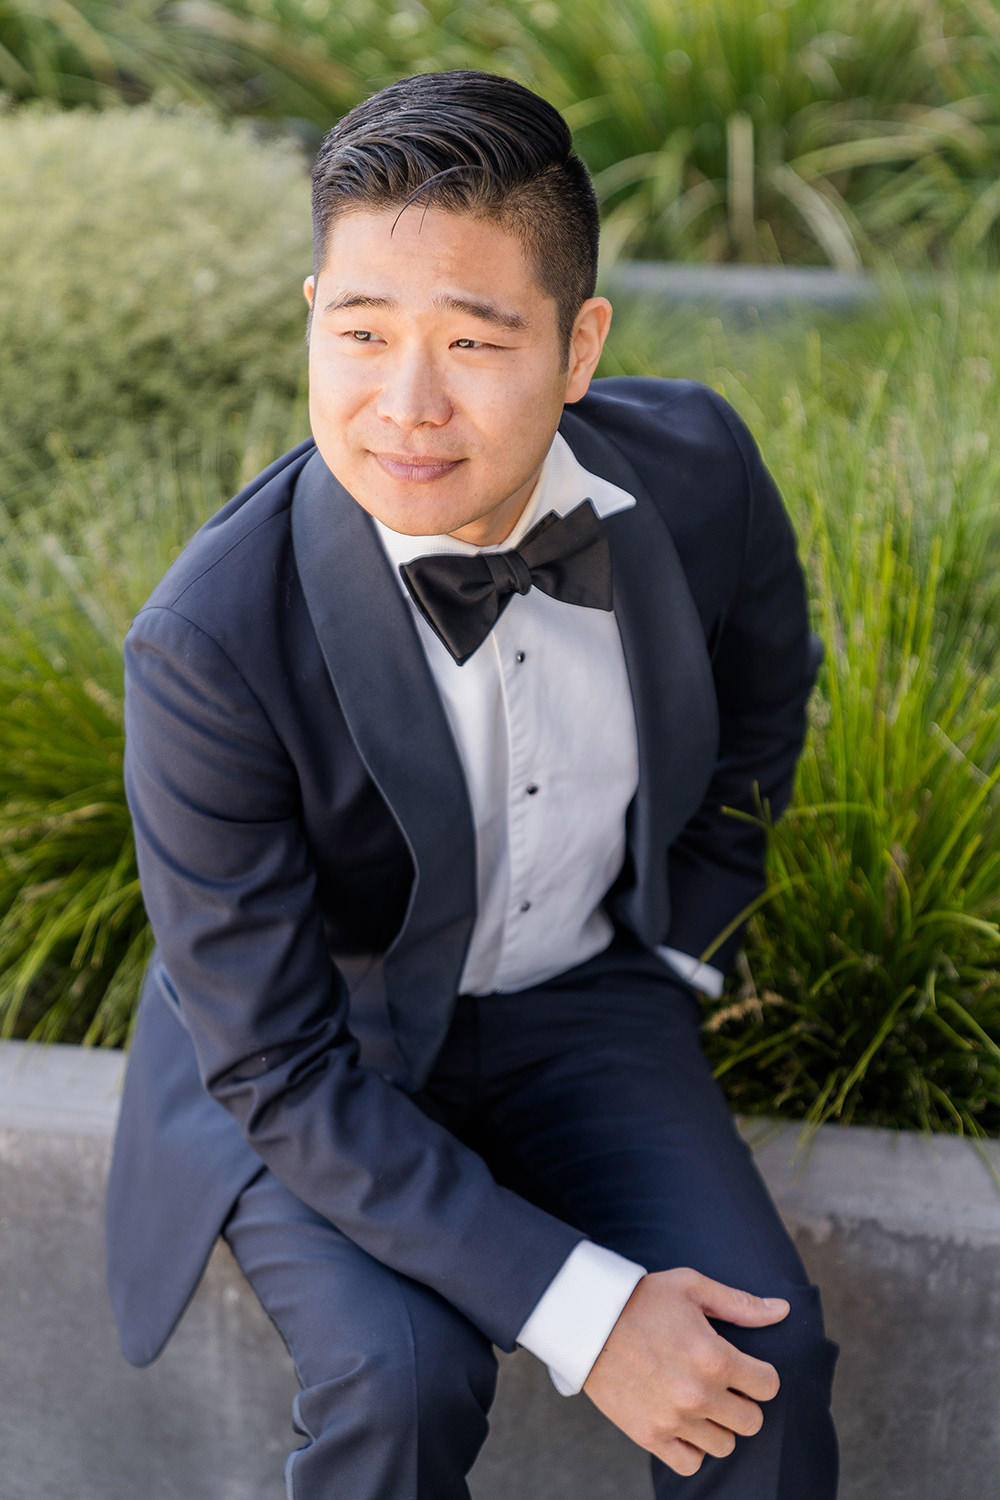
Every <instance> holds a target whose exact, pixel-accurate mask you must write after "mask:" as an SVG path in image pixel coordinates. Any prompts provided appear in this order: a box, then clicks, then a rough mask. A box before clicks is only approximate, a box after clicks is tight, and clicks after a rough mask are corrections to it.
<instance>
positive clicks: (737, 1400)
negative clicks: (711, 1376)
mask: <svg viewBox="0 0 1000 1500" xmlns="http://www.w3.org/2000/svg"><path fill="white" fill-rule="evenodd" d="M766 1399H767V1398H766V1397H761V1400H766ZM712 1421H713V1422H717V1423H718V1425H719V1426H720V1427H726V1428H728V1429H729V1431H730V1432H734V1433H735V1434H736V1435H737V1437H753V1435H754V1433H755V1432H759V1431H760V1429H761V1427H762V1426H763V1425H764V1413H763V1412H762V1411H761V1409H760V1407H759V1406H758V1405H757V1403H756V1401H748V1400H747V1399H746V1397H745V1396H742V1395H739V1394H738V1393H737V1392H736V1391H727V1392H726V1393H725V1395H724V1396H721V1397H720V1398H719V1399H718V1400H717V1401H716V1402H715V1404H714V1405H713V1407H712Z"/></svg>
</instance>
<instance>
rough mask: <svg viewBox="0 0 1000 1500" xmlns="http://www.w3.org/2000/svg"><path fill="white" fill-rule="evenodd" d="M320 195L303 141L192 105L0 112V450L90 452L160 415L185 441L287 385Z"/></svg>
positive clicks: (293, 385)
mask: <svg viewBox="0 0 1000 1500" xmlns="http://www.w3.org/2000/svg"><path fill="white" fill-rule="evenodd" d="M308 196H309V195H308V186H307V182H306V178H305V174H304V170H303V165H302V162H301V161H300V159H299V158H298V156H297V155H296V154H295V153H294V151H293V149H292V148H291V147H289V146H287V145H277V144H273V143H272V144H265V143H263V142H261V141H258V140H255V139H254V138H253V136H252V135H251V134H250V133H249V131H248V130H247V129H246V128H245V127H239V128H225V127H223V126H221V125H219V124H218V123H217V122H215V121H213V120H212V118H211V117H209V116H206V115H203V114H198V113H195V112H193V111H189V110H180V111H177V112H174V113H169V114H163V113H158V112H156V111H154V110H153V109H151V108H146V107H141V108H138V109H134V110H124V109H114V110H109V111H107V112H105V113H102V114H94V113H91V112H89V111H83V110H81V111H76V112H74V113H72V114H55V113H48V112H45V111H42V110H22V111H21V112H19V113H16V114H13V115H6V116H0V203H2V204H3V210H2V212H0V262H2V264H3V267H4V275H3V277H2V278H0V327H2V329H3V353H2V358H0V453H4V454H6V455H8V456H11V455H13V456H14V457H15V458H20V460H21V461H22V463H23V466H24V467H26V468H27V467H28V466H30V465H31V464H35V465H38V464H41V465H45V464H46V463H47V462H48V454H49V453H50V450H51V448H52V444H53V442H54V441H55V442H56V444H57V446H58V441H59V439H58V438H54V435H56V434H58V435H61V440H62V441H63V442H65V443H68V444H69V446H70V448H72V449H73V450H75V451H77V452H79V453H81V454H93V453H95V452H99V451H100V450H101V449H103V448H106V447H108V446H114V445H115V444H116V443H117V442H118V441H119V440H120V435H121V433H122V431H123V429H125V428H126V427H127V426H128V425H129V424H132V423H136V422H138V423H142V422H145V421H148V420H150V419H151V418H153V417H158V418H159V419H160V420H161V421H162V422H163V424H164V425H165V427H166V428H167V429H169V430H170V431H171V432H172V433H173V434H174V435H175V441H180V437H181V434H182V433H183V431H184V430H185V429H192V428H193V429H195V430H196V432H197V431H204V430H208V429H210V428H212V427H215V426H218V425H219V424H220V423H225V422H226V421H227V420H228V419H230V418H231V417H233V416H234V415H237V414H240V413H245V412H247V411H248V410H249V408H250V407H251V405H252V402H253V399H254V396H255V393H256V392H257V391H259V390H261V389H264V388H267V389H270V390H274V391H275V392H276V393H278V394H279V395H283V396H284V397H285V398H287V399H291V398H292V397H293V396H294V394H295V392H296V390H297V388H298V385H299V381H300V378H301V371H302V368H303V365H304V354H303V348H302V334H303V330H304V314H305V304H304V302H303V300H302V295H301V281H302V277H303V276H304V275H305V274H307V273H308V271H309V268H310V264H311V250H310V239H309V233H310V231H309V206H308ZM199 444H200V437H197V436H196V438H195V441H194V448H195V449H197V448H198V446H199ZM8 498H9V496H8Z"/></svg>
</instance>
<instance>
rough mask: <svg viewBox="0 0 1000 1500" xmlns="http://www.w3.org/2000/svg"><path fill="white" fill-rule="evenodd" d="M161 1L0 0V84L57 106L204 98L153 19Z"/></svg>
mask: <svg viewBox="0 0 1000 1500" xmlns="http://www.w3.org/2000/svg"><path fill="white" fill-rule="evenodd" d="M160 8H161V7H160V3H159V0H128V3H126V4H123V3H121V0H82V3H79V0H78V3H76V4H73V3H71V0H0V89H3V90H4V91H5V92H6V93H8V94H9V95H10V96H11V97H12V98H14V99H47V100H49V101H50V102H51V103H53V104H59V105H63V106H67V105H76V104H96V105H103V104H109V103H112V102H113V101H114V100H116V99H126V100H129V101H130V102H133V103H134V102H136V101H138V100H142V99H146V98H148V97H149V96H150V94H151V93H152V92H153V91H154V90H157V89H159V90H169V91H170V92H171V94H172V95H173V96H174V97H176V98H182V99H183V98H186V99H192V100H194V99H199V100H204V97H205V92H204V90H203V89H202V88H201V87H200V86H199V84H198V83H197V81H196V79H195V77H194V75H193V74H192V72H191V70H190V69H186V68H183V67H178V66H177V62H176V56H175V53H174V50H173V49H172V48H170V47H169V45H164V43H165V40H166V39H165V37H164V34H163V31H162V28H161V27H160V26H159V25H158V13H159V11H160Z"/></svg>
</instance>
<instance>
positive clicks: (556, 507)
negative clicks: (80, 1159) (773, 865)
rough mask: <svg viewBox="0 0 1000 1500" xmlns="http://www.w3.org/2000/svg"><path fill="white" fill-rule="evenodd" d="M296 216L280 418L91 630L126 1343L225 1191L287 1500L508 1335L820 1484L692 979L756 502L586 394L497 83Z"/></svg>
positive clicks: (784, 673) (397, 143)
mask: <svg viewBox="0 0 1000 1500" xmlns="http://www.w3.org/2000/svg"><path fill="white" fill-rule="evenodd" d="M314 219H315V243H316V260H315V274H314V276H312V277H310V278H309V281H308V282H307V284H306V296H307V299H308V301H309V307H310V390H311V397H310V412H311V422H312V428H313V434H314V438H315V444H314V443H313V442H307V443H304V444H302V445H301V446H300V447H299V448H297V449H295V450H294V451H293V452H292V453H290V454H287V455H286V456H285V457H284V458H282V459H279V460H278V461H277V463H275V464H273V465H272V466H271V468H270V469H268V470H267V471H266V472H265V473H264V474H262V475H261V476H259V478H258V479H257V480H256V481H254V483H253V484H251V485H250V486H249V487H248V489H246V490H245V491H244V492H243V493H242V494H241V495H239V496H237V497H236V499H235V500H234V501H232V502H231V503H230V504H229V505H228V506H226V507H225V508H224V509H223V510H222V511H221V512H220V513H219V514H218V515H217V516H216V517H215V518H214V519H213V520H212V521H210V522H209V523H208V525H207V526H206V527H204V528H203V529H202V531H201V532H200V533H199V534H198V536H197V537H196V538H195V539H194V541H193V542H192V543H191V545H190V546H189V547H188V549H187V550H186V551H185V553H184V554H183V555H182V557H181V558H180V559H179V561H178V562H177V563H176V564H175V565H174V567H173V568H171V570H170V572H169V573H168V574H167V576H166V578H165V579H164V580H163V582H162V583H161V585H160V586H159V588H158V589H157V590H156V591H155V593H154V594H153V596H152V598H151V599H150V601H149V603H148V604H147V606H146V607H145V609H144V610H143V611H142V612H141V613H140V615H139V616H138V618H137V620H136V622H135V624H134V626H133V629H132V631H131V633H130V637H129V641H128V644H127V652H126V660H127V727H128V744H129V749H128V758H127V771H126V775H127V784H128V791H129V797H130V802H131V806H132V810H133V816H134V821H135V828H136V838H137V845H138V851H139V860H140V871H141V875H142V880H143V889H144V893H145V898H146V902H147V906H148V909H149V913H150V918H151V921H152V924H153V928H154V932H155V935H156V940H157V946H158V954H157V957H156V958H155V959H154V962H153V964H152V966H151V969H150V973H149V976H148V980H147V983H146V987H145V990H144V993H143V998H142V1004H141V1008H140V1017H139V1022H138V1026H137V1030H136V1035H135V1040H134V1044H133V1049H132V1056H131V1062H130V1068H129V1075H128V1080H127V1083H126V1090H125V1097H124V1100H123V1108H122V1118H121V1125H120V1130H119V1138H118V1143H117V1147H116V1154H115V1161H114V1165H113V1170H112V1178H111V1185H110V1241H109V1245H110V1249H109V1273H110V1282H111V1286H112V1293H113V1298H114V1301H115V1306H116V1311H117V1315H118V1318H119V1324H120V1327H121V1331H122V1339H123V1347H124V1349H125V1352H126V1354H127V1355H128V1356H129V1358H131V1359H132V1360H133V1361H135V1362H136V1363H144V1362H146V1361H148V1360H149V1359H152V1358H153V1357H155V1355H156V1353H157V1352H158V1350H159V1349H160V1347H162V1344H163V1342H164V1341H165V1339H166V1338H167V1336H168V1335H169V1332H170V1330H171V1328H172V1326H173V1323H174V1322H175V1321H176V1318H177V1317H178V1316H179V1314H180V1312H181V1311H182V1309H183V1307H184V1305H185V1303H186V1300H187V1298H188V1297H189V1296H190V1294H191V1291H192V1288H193V1286H194V1285H195V1283H196V1281H197V1278H198V1275H199V1274H200V1271H201V1268H202V1266H203V1264H204V1261H205V1259H206V1257H207V1255H208V1253H209V1251H210V1248H211V1245H212V1242H213V1240H214V1238H215V1236H216V1234H217V1233H218V1231H219V1230H220V1228H221V1229H222V1230H223V1232H224V1234H225V1236H226V1238H227V1240H228V1242H229V1244H230V1246H231V1247H232V1249H233V1251H234V1253H235V1255H236V1257H237V1260H238V1261H239V1263H240V1265H241V1266H242V1268H243V1270H244V1272H245V1273H246V1275H247V1277H248V1279H249V1280H250V1282H251V1284H252V1285H253V1287H254V1289H255V1291H256V1292H257V1294H258V1296H259V1297H260V1299H261V1301H262V1303H263V1305H264V1307H265V1308H266V1309H267V1311H268V1313H269V1314H270V1315H271V1317H272V1318H273V1319H274V1321H275V1323H276V1324H277V1326H278V1328H279V1329H280V1331H281V1333H282V1335H283V1337H284V1338H285V1341H286V1343H287V1344H288V1347H289V1349H290V1351H291V1354H292V1356H293V1359H294V1361H295V1365H296V1370H297V1373H298V1376H299V1379H300V1382H301V1385H302V1392H301V1394H300V1396H299V1398H298V1401H297V1403H296V1422H297V1426H298V1428H299V1430H300V1431H301V1432H302V1433H303V1434H304V1436H305V1438H306V1444H305V1446H304V1447H303V1448H302V1449H300V1450H297V1451H296V1452H295V1453H294V1454H293V1455H292V1457H291V1459H290V1460H289V1464H288V1467H287V1470H286V1476H287V1484H288V1493H289V1495H290V1496H292V1497H294V1500H321V1497H322V1500H326V1497H332V1496H340V1495H343V1496H345V1497H349V1500H413V1497H419V1500H460V1497H464V1496H467V1495H468V1490H467V1487H466V1483H465V1475H466V1473H467V1472H468V1469H469V1468H470V1467H471V1465H472V1463H473V1460H474V1458H475V1455H476V1452H477V1450H478V1448H479V1446H480V1444H481V1442H482V1440H483V1437H484V1435H485V1430H486V1413H487V1411H488V1408H489V1404H490V1400H491V1398H492V1394H493V1385H494V1379H495V1359H494V1355H493V1351H492V1344H494V1343H495V1344H498V1345H500V1346H501V1347H503V1348H507V1349H509V1348H511V1347H513V1345H514V1344H515V1343H516V1342H519V1343H521V1344H522V1345H524V1346H525V1347H527V1348H528V1349H530V1350H531V1351H532V1352H533V1353H535V1354H536V1355H537V1356H538V1357H540V1358H542V1359H544V1360H545V1362H546V1363H547V1364H548V1365H549V1367H550V1370H551V1371H552V1375H553V1379H554V1380H555V1382H556V1384H557V1386H558V1387H559V1388H560V1389H561V1390H563V1391H564V1392H566V1393H569V1392H573V1391H577V1390H579V1389H580V1388H581V1387H582V1388H583V1389H585V1390H586V1392H587V1394H588V1395H589V1396H590V1398H591V1399H592V1400H593V1401H594V1402H595V1403H596V1404H597V1406H598V1407H600V1408H601V1409H602V1410H603V1411H604V1412H605V1413H606V1414H607V1415H608V1416H609V1417H610V1418H611V1420H612V1421H614V1422H615V1423H617V1424H618V1425H619V1426H620V1427H621V1428H623V1429H624V1431H626V1432H627V1433H629V1434H630V1435H631V1436H632V1437H633V1438H634V1439H635V1440H636V1441H637V1442H639V1443H641V1444H642V1445H643V1446H645V1447H646V1448H648V1449H649V1450H650V1451H651V1453H652V1454H653V1455H654V1464H653V1468H654V1483H655V1488H656V1493H657V1495H658V1496H660V1497H666V1496H673V1495H679V1496H691V1497H701V1496H718V1497H723V1496H725V1497H731V1500H737V1497H738V1500H753V1497H764V1496H768V1497H776V1500H778V1497H780V1500H805V1497H808V1500H826V1497H829V1496H832V1495H833V1494H834V1492H835V1486H836V1447H835V1440H834V1438H833V1433H832V1427H831V1425H830V1418H829V1411H828V1405H829V1386H830V1378H831V1373H832V1364H833V1346H831V1345H830V1344H829V1343H828V1342H827V1341H826V1340H825V1338H824V1336H823V1331H822V1324H821V1317H820V1313H819V1307H818V1300H817V1296H816V1293H815V1289H814V1288H811V1287H809V1285H808V1280H807V1278H806V1276H805V1273H804V1271H803V1269H802V1267H801V1265H800V1263H799V1260H798V1257H797V1255H796V1253H795V1250H794V1248H793V1247H792V1245H791V1243H790V1242H789V1240H788V1238H787V1236H786V1235H785V1232H784V1230H783V1229H782V1227H781V1224H780V1222H779V1220H778V1218H777V1215H776V1213H775V1212H774V1209H773V1207H772V1206H771V1204H770V1202H769V1200H768V1198H767V1195H766V1192H765V1190H764V1188H763V1186H762V1184H761V1182H760V1179H759V1178H758V1176H757V1175H756V1172H755V1170H754V1168H753V1165H752V1162H751V1160H750V1157H749V1153H748V1152H747V1151H746V1149H745V1148H744V1147H743V1145H742V1143H741V1142H740V1140H739V1138H738V1136H737V1134H736V1132H735V1130H734V1128H733V1125H732V1123H731V1120H730V1118H729V1115H728V1112H727V1110H726V1108H725V1106H724V1104H723V1102H722V1100H721V1097H720V1095H719V1093H718V1091H717V1090H716V1088H715V1085H714V1083H713V1081H712V1079H711V1076H710V1074H709V1071H708V1068H707V1066H706V1064H705V1061H704V1058H703V1057H702V1054H701V1051H700V1048H699V1045H698V1020H699V1012H698V1006H697V1001H696V996H695V993H694V990H693V988H692V987H691V983H689V981H692V982H696V983H698V984H701V985H703V986H711V985H714V984H717V983H718V982H719V981H720V979H721V975H720V971H719V967H718V966H721V965H724V964H725V963H727V962H728V961H729V960H730V958H731V956H732V953H733V950H734V947H735V944H736V942H737V932H738V927H739V922H740V917H741V913H742V912H744V910H745V908H746V906H747V904H748V903H749V902H751V901H752V900H753V899H754V897H755V896H756V895H757V894H758V893H759V891H760V889H761V886H762V846H761V839H760V836H759V833H758V831H757V830H756V828H755V827H754V826H753V825H752V824H751V823H749V822H747V821H746V820H744V821H740V820H739V819H736V818H733V817H732V816H731V815H730V814H729V813H727V812H726V811H724V808H725V807H734V806H735V807H737V808H740V807H742V808H743V809H746V810H748V811H752V810H753V809H754V807H755V806H756V805H757V803H756V799H757V798H759V797H762V798H763V799H765V800H769V801H770V804H771V807H772V809H774V810H775V811H777V810H779V809H780V806H781V805H782V804H783V803H784V801H785V800H786V798H787V796H788V792H789V789H790V784H791V779H792V775H793V770H794V764H795V759H796V756H797V754H798V750H799V748H800V745H801V737H802V732H803V718H804V705H805V702H806V698H807V696H808V692H809V688H810V684H811V678H812V669H811V653H810V648H809V637H808V631H807V628H806V614H805V606H804V601H803V591H802V582H801V576H800V572H799V569H798V565H797V562H796V558H795V547H794V541H793V538H792V535H791V531H790V528H789V526H788V522H787V520H786V517H785V515H784V512H783V509H782V507H781V502H780V500H779V498H778V496H777V494H776V492H775V489H774V487H773V484H772V483H771V481H770V479H769V478H768V476H767V473H766V471H765V470H764V468H763V466H762V464H761V461H760V459H759V457H758V455H757V453H756V450H755V449H754V447H753V444H752V442H751V440H750V439H749V437H748V435H747V433H746V431H745V429H744V428H743V427H742V425H741V424H740V423H739V421H738V419H737V418H736V417H735V415H734V414H733V413H732V412H731V411H730V410H729V408H728V407H726V406H725V404H724V403H723V402H721V401H720V400H719V399H718V398H717V397H715V396H714V395H713V394H712V393H710V392H708V391H706V390H704V389H702V388H701V387H697V386H694V385H692V384H690V383H684V382H659V381H629V380H610V381H604V382H600V383H599V384H598V386H597V387H595V388H594V389H593V390H590V381H591V377H592V375H593V373H594V370H595V367H596V365H597V362H598V359H599V357H600V353H601V349H602V346H603V343H604V339H605V336H606V334H607V331H608V325H609V322H610V316H611V309H610V305H609V304H608V303H607V302H606V301H605V300H604V299H603V298H600V297H595V296H594V294H593V293H594V277H595V269H596V251H597V214H596V206H595V202H594V197H593V191H592V189H591V186H590V183H589V179H588V177H587V174H586V171H585V169H584V168H583V166H582V164H581V163H580V162H579V161H578V160H577V159H576V158H575V157H574V156H573V155H572V153H571V149H570V140H569V134H568V131H567V130H566V127H565V125H564V123H563V122H562V120H561V119H560V117H559V116H558V115H557V114H556V113H555V112H554V111H553V110H551V109H550V108H549V107H548V106H547V105H546V104H544V103H543V102H542V101H541V100H539V99H538V98H536V97H535V96H533V95H532V94H530V93H528V92H527V91H526V90H524V89H522V88H521V87H520V86H518V85H516V84H514V83H511V82H509V81H506V80H503V79H499V78H493V77H490V76H487V75H483V74H474V73H450V74H435V75H423V76H420V77H417V78H412V79H408V80H404V81H403V82H402V83H399V84H395V85H393V86H392V87H391V88H389V89H386V90H385V91H384V92H383V93H381V94H379V95H377V96H376V97H375V98H374V99H371V100H369V101H368V102H367V103H366V104H363V105H361V106H359V108H357V109H356V110H354V111H352V113H351V114H349V115H348V116H347V117H346V118H345V119H344V120H343V121H341V122H340V124H339V125H338V126H337V127H335V129H334V130H333V131H332V132H331V133H330V135H329V136H328V138H327V140H326V141H325V143H324V145H323V147H322V148H321V150H320V153H319V158H318V161H317V164H316V168H315V173H314ZM567 408H568V409H567ZM557 429H558V430H557ZM709 950H711V951H712V962H711V964H708V963H702V962H701V961H700V960H701V959H702V957H703V955H705V954H706V952H708V951H709Z"/></svg>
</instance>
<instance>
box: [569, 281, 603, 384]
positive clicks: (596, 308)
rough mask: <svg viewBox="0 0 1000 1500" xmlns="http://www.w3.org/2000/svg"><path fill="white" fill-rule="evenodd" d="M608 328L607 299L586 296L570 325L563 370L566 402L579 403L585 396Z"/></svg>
mask: <svg viewBox="0 0 1000 1500" xmlns="http://www.w3.org/2000/svg"><path fill="white" fill-rule="evenodd" d="M610 327H611V303H610V302H609V301H608V299H607V297H588V299H587V301H586V302H585V303H584V304H583V306H582V307H581V308H580V311H579V312H578V313H577V315H576V318H575V320H574V323H573V332H572V333H571V334H570V339H569V361H568V365H567V370H566V401H567V402H572V401H580V400H581V399H582V398H583V397H584V396H585V395H586V394H587V390H588V388H589V386H590V382H591V379H592V378H593V374H594V371H595V370H596V369H597V365H598V361H599V360H600V358H601V351H602V350H603V348H604V341H605V339H606V338H607V336H608V330H609V328H610Z"/></svg>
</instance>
